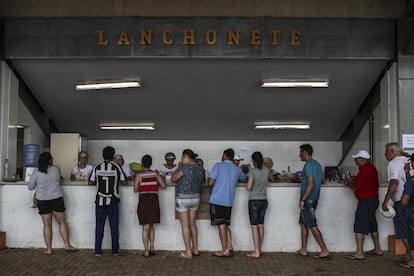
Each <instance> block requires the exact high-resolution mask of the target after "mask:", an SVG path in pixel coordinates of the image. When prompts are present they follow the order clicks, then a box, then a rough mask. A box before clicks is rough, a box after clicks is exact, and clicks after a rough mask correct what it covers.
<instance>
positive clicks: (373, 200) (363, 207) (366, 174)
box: [345, 150, 384, 260]
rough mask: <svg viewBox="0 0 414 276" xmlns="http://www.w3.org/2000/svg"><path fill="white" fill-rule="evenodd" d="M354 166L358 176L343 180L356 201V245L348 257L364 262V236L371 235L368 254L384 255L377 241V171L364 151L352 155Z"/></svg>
mask: <svg viewBox="0 0 414 276" xmlns="http://www.w3.org/2000/svg"><path fill="white" fill-rule="evenodd" d="M352 158H354V161H355V164H356V165H357V166H358V170H359V172H358V174H357V176H356V178H350V179H346V180H345V184H346V185H349V186H350V188H352V189H353V190H354V192H355V197H356V198H357V199H358V205H357V209H356V211H355V223H354V232H355V240H356V244H357V250H356V253H355V254H352V255H349V256H348V257H347V259H350V260H364V259H365V255H364V235H368V234H369V233H371V238H372V241H373V243H374V249H372V250H370V251H368V254H373V255H377V256H382V255H383V254H384V253H383V252H382V250H381V246H380V243H379V239H378V226H377V219H376V218H375V212H376V211H377V208H378V205H379V200H378V189H379V182H378V172H377V169H376V168H375V167H374V166H373V165H371V164H370V163H369V159H370V158H371V156H370V154H369V153H368V152H367V151H365V150H360V151H358V153H356V154H354V155H352Z"/></svg>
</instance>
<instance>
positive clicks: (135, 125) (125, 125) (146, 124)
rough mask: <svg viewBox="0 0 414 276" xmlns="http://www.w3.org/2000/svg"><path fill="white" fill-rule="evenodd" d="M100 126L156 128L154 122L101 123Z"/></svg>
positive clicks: (128, 128)
mask: <svg viewBox="0 0 414 276" xmlns="http://www.w3.org/2000/svg"><path fill="white" fill-rule="evenodd" d="M99 127H100V128H101V129H112V130H120V129H125V130H155V125H154V123H101V124H99Z"/></svg>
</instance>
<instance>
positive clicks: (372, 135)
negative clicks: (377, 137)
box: [368, 112, 375, 164]
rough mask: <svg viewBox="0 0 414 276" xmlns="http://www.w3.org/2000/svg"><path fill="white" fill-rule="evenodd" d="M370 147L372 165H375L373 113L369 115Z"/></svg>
mask: <svg viewBox="0 0 414 276" xmlns="http://www.w3.org/2000/svg"><path fill="white" fill-rule="evenodd" d="M368 128H369V134H368V144H369V145H368V146H369V153H370V154H371V164H374V161H375V154H374V115H373V114H372V112H370V113H369V115H368Z"/></svg>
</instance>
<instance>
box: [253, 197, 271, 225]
mask: <svg viewBox="0 0 414 276" xmlns="http://www.w3.org/2000/svg"><path fill="white" fill-rule="evenodd" d="M266 209H267V200H266V199H260V200H258V199H256V200H249V218H250V225H258V224H263V223H264V217H265V214H266Z"/></svg>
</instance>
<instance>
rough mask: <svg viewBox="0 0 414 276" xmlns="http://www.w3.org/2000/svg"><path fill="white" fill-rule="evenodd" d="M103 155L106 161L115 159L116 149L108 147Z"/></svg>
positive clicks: (103, 151)
mask: <svg viewBox="0 0 414 276" xmlns="http://www.w3.org/2000/svg"><path fill="white" fill-rule="evenodd" d="M102 155H103V159H104V160H112V159H114V155H115V149H114V148H113V147H111V146H107V147H105V148H104V149H103V150H102Z"/></svg>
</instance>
